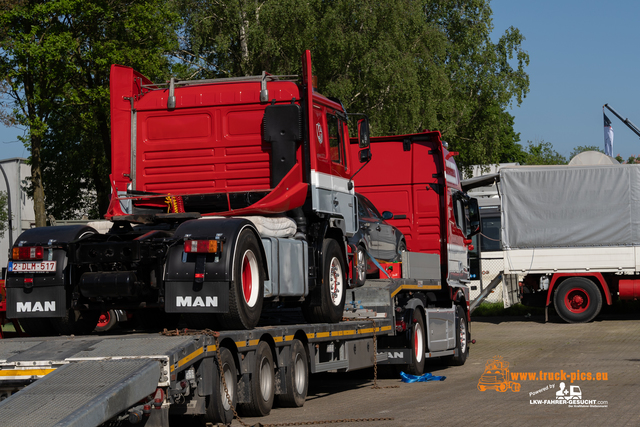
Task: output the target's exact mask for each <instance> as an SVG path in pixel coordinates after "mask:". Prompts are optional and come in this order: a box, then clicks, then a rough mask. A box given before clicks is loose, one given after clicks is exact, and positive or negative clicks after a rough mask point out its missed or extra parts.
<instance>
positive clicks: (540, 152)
mask: <svg viewBox="0 0 640 427" xmlns="http://www.w3.org/2000/svg"><path fill="white" fill-rule="evenodd" d="M527 144H528V145H527V148H526V149H525V158H524V160H523V161H522V162H521V164H524V165H566V164H567V159H566V158H565V157H564V156H563V155H562V154H560V153H558V152H557V151H556V150H554V149H553V144H552V143H550V142H546V141H537V142H532V141H527Z"/></svg>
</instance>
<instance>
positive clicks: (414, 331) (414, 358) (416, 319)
mask: <svg viewBox="0 0 640 427" xmlns="http://www.w3.org/2000/svg"><path fill="white" fill-rule="evenodd" d="M411 323H412V326H411V362H410V363H408V364H406V365H400V367H401V368H402V369H404V370H406V372H407V374H411V375H422V374H423V373H424V360H425V357H424V355H425V353H426V352H427V346H426V344H425V337H426V336H425V329H424V318H423V316H422V311H421V310H413V315H412V316H411Z"/></svg>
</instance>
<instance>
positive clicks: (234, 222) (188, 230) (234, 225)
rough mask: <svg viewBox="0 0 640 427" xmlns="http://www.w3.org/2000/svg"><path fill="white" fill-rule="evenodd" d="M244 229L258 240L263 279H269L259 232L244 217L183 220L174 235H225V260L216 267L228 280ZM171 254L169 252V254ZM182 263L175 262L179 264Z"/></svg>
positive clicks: (212, 236) (196, 237) (230, 276)
mask: <svg viewBox="0 0 640 427" xmlns="http://www.w3.org/2000/svg"><path fill="white" fill-rule="evenodd" d="M244 230H249V231H250V232H251V233H253V234H254V235H255V237H256V239H257V240H258V242H259V244H258V247H259V248H260V255H261V258H262V268H263V272H264V279H265V280H269V266H268V260H267V257H266V252H265V250H264V245H263V244H262V239H261V237H260V233H258V230H257V229H256V227H255V225H253V223H252V222H251V221H249V220H247V219H244V218H200V219H193V220H189V221H185V222H183V223H182V224H180V226H179V227H178V228H177V229H176V231H175V234H174V237H176V238H178V239H184V237H185V236H186V235H191V237H192V238H194V239H198V238H199V239H214V238H215V237H216V235H218V234H222V235H223V236H224V237H225V241H224V242H223V245H222V253H223V255H222V257H223V259H224V260H225V262H222V263H220V265H219V266H218V269H222V270H224V271H223V272H221V273H222V274H223V275H226V276H227V277H228V280H229V281H232V280H234V277H233V276H234V274H235V273H234V271H233V270H234V269H233V265H234V261H235V257H236V256H237V254H236V247H237V245H238V240H239V238H240V235H241V234H242V232H243V231H244ZM225 250H226V251H229V250H230V255H229V256H228V257H227V256H226V254H228V253H229V252H226V253H225ZM175 254H176V255H174V256H179V257H180V258H181V257H182V250H176V251H175ZM169 256H171V253H170V255H169ZM180 264H182V263H179V264H176V266H179V265H180Z"/></svg>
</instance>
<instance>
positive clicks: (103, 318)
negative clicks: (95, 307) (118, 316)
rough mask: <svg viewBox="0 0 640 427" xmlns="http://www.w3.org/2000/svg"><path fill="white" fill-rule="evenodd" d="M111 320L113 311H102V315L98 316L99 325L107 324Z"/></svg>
mask: <svg viewBox="0 0 640 427" xmlns="http://www.w3.org/2000/svg"><path fill="white" fill-rule="evenodd" d="M109 321H111V313H109V312H108V311H103V312H102V313H100V317H99V318H98V327H103V326H107V325H108V324H109Z"/></svg>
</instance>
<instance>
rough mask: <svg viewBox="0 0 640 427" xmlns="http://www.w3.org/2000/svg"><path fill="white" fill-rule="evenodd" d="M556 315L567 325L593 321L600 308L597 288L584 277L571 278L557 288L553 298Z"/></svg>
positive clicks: (600, 296) (600, 297)
mask: <svg viewBox="0 0 640 427" xmlns="http://www.w3.org/2000/svg"><path fill="white" fill-rule="evenodd" d="M554 304H555V307H556V311H557V312H558V315H559V316H560V317H561V318H562V319H563V320H564V321H566V322H569V323H582V322H589V321H591V320H593V318H594V317H596V316H597V315H598V313H600V309H601V308H602V295H600V290H599V289H598V286H597V285H596V284H595V283H593V282H592V281H591V280H589V279H587V278H585V277H571V278H569V279H567V280H565V281H564V282H562V283H561V284H560V286H558V290H557V291H556V295H555V298H554Z"/></svg>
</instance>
